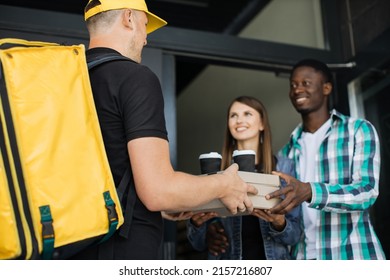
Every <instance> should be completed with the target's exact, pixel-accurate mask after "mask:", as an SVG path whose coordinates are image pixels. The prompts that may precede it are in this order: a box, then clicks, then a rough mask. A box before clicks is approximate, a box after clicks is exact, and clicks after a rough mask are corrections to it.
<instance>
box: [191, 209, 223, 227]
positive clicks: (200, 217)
mask: <svg viewBox="0 0 390 280" xmlns="http://www.w3.org/2000/svg"><path fill="white" fill-rule="evenodd" d="M217 216H218V214H217V213H215V212H207V213H197V214H194V215H193V216H192V217H191V223H192V224H193V225H194V226H196V227H200V226H201V225H203V224H204V223H205V222H207V221H208V220H210V219H212V218H215V217H217Z"/></svg>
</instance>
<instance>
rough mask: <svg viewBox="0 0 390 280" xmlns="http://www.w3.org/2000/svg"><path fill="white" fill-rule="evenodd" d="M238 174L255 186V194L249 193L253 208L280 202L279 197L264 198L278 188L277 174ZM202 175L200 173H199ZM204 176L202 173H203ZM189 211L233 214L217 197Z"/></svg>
mask: <svg viewBox="0 0 390 280" xmlns="http://www.w3.org/2000/svg"><path fill="white" fill-rule="evenodd" d="M238 175H239V176H240V177H241V178H242V179H243V180H244V181H245V182H247V183H249V184H251V185H252V186H254V187H255V188H257V190H258V193H257V195H252V194H250V195H249V198H250V199H251V201H252V203H253V206H254V208H259V209H269V208H272V207H273V206H274V205H276V204H278V203H279V202H280V199H278V198H273V199H270V200H267V199H265V195H266V194H268V193H271V192H273V191H276V190H278V189H279V186H280V180H279V176H277V175H272V174H262V173H254V172H244V171H238ZM201 176H202V175H201ZM203 176H204V175H203ZM189 211H193V212H194V213H201V212H216V213H218V215H219V216H221V217H228V216H233V215H232V214H231V213H230V211H229V210H228V209H226V208H225V206H224V205H223V204H222V202H221V201H220V200H219V199H215V200H212V201H210V202H209V203H207V204H204V205H202V206H200V207H196V208H192V209H190V210H189ZM248 214H249V213H248V212H247V211H245V212H238V213H237V214H236V215H234V216H240V215H248Z"/></svg>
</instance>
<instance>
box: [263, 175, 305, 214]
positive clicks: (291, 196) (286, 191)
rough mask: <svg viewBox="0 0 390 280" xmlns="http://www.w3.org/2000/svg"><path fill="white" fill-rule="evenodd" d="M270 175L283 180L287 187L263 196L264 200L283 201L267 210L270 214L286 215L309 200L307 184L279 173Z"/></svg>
mask: <svg viewBox="0 0 390 280" xmlns="http://www.w3.org/2000/svg"><path fill="white" fill-rule="evenodd" d="M272 174H274V175H278V176H279V177H280V178H282V179H284V180H285V181H286V183H287V185H286V186H285V187H284V188H282V189H280V190H277V191H274V192H272V193H269V194H267V195H266V196H265V198H266V199H271V198H275V197H278V198H282V199H283V200H282V201H281V202H280V203H279V204H278V205H276V206H274V207H272V208H271V209H269V211H270V213H272V214H286V213H287V212H289V211H291V210H292V209H293V208H294V207H295V206H297V205H299V204H301V203H302V202H304V201H310V200H311V196H312V193H311V186H310V184H309V183H303V182H301V181H299V180H297V179H296V178H294V177H292V176H290V175H287V174H284V173H281V172H275V171H274V172H272Z"/></svg>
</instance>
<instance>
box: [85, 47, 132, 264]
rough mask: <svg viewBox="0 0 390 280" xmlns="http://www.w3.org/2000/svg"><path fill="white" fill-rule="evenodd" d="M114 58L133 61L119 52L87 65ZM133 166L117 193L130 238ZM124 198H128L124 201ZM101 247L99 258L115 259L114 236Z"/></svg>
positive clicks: (124, 229)
mask: <svg viewBox="0 0 390 280" xmlns="http://www.w3.org/2000/svg"><path fill="white" fill-rule="evenodd" d="M114 60H128V61H131V60H130V59H129V58H127V57H124V56H121V55H118V54H104V55H101V56H98V57H95V58H93V59H90V60H88V59H87V65H88V70H91V69H93V68H95V67H97V66H99V65H101V64H104V63H106V62H109V61H114ZM131 173H132V172H131V168H130V166H129V167H127V168H126V171H125V173H124V175H123V177H122V179H121V181H120V183H119V185H118V187H117V193H118V198H119V201H120V202H121V204H122V205H121V206H122V209H123V212H124V215H123V216H124V223H123V225H122V226H121V228H120V229H119V235H120V236H122V237H124V238H128V236H129V231H130V226H131V222H132V219H133V212H134V205H135V201H136V195H137V194H136V191H135V186H134V183H133V181H132V180H131V177H132V174H131ZM124 198H126V199H125V200H126V201H124ZM99 247H100V248H99V249H98V252H99V259H113V256H114V240H113V238H110V239H109V240H107V241H105V242H104V243H102V244H100V246H99Z"/></svg>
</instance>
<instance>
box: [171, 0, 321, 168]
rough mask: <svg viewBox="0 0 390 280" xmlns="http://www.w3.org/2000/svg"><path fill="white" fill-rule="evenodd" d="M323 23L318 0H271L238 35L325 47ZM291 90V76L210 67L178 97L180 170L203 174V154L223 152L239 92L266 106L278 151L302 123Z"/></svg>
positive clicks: (274, 143)
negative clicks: (229, 110)
mask: <svg viewBox="0 0 390 280" xmlns="http://www.w3.org/2000/svg"><path fill="white" fill-rule="evenodd" d="M320 23H321V18H320V10H319V0H294V1H291V0H273V1H272V2H270V4H269V5H268V6H267V7H266V8H265V9H263V11H262V12H261V14H259V15H258V16H257V17H256V18H255V19H254V20H253V21H252V22H251V23H250V24H249V25H248V26H247V27H246V28H245V30H243V31H242V33H241V34H240V36H241V37H246V38H256V39H262V40H269V41H274V42H279V43H289V44H294V45H303V46H309V47H316V48H323V33H322V27H321V24H320ZM299 59H301V58H298V57H297V60H299ZM288 89H289V81H288V77H276V76H275V74H274V73H272V72H264V71H256V70H248V69H238V68H230V67H222V66H215V65H211V66H208V67H207V68H206V69H205V70H204V71H203V72H202V73H201V74H200V75H199V76H198V78H197V79H195V80H194V81H193V82H192V83H191V84H190V85H189V86H188V87H187V88H186V89H185V90H184V91H183V92H182V93H181V94H180V96H179V98H178V100H177V119H178V131H177V132H178V169H179V170H182V171H187V172H190V173H193V174H199V163H198V156H199V154H201V153H204V152H210V151H217V152H220V151H221V147H222V142H223V136H224V129H225V117H226V110H227V106H228V104H229V103H230V102H231V100H232V99H234V98H235V97H237V96H240V95H252V96H255V97H257V98H258V99H260V100H261V101H262V102H263V103H264V105H265V106H266V107H267V110H268V114H269V116H270V121H271V126H272V134H273V145H274V149H279V148H280V147H281V146H282V145H283V144H284V143H285V142H286V141H287V139H288V137H289V134H290V132H291V131H292V129H293V128H294V127H295V126H296V124H297V123H298V122H299V121H300V117H299V115H298V114H297V113H296V112H295V110H294V109H293V108H292V106H291V104H290V101H289V99H288V95H287V94H288Z"/></svg>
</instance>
